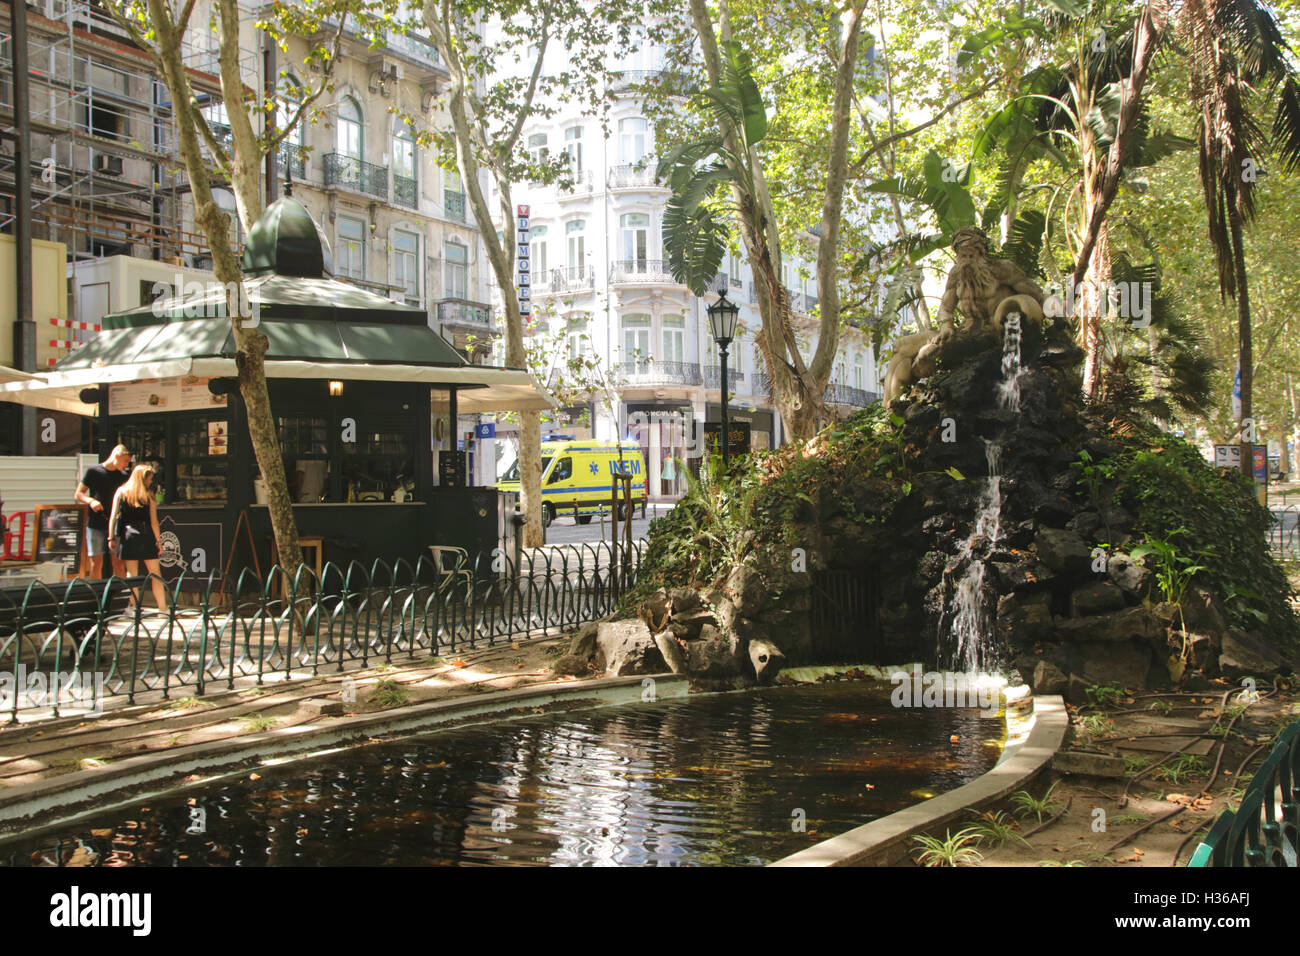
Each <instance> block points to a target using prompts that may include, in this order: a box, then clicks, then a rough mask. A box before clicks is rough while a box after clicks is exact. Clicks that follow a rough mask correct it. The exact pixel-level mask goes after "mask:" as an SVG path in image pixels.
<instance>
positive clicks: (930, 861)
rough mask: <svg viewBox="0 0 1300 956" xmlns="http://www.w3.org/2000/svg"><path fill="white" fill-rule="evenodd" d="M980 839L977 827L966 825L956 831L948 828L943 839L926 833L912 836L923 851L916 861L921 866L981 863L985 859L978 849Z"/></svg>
mask: <svg viewBox="0 0 1300 956" xmlns="http://www.w3.org/2000/svg"><path fill="white" fill-rule="evenodd" d="M980 839H981V837H980V833H979V830H978V829H977V828H976V827H966V828H965V829H962V830H958V831H957V832H956V833H953V832H952V831H951V830H948V831H946V832H945V833H944V838H943V839H942V840H941V839H939V838H938V837H932V836H926V835H925V834H921V835H920V836H914V837H912V840H913V842H914V843H916V845H917V849H919V850H920V851H921V852H919V853H918V854H917V856H916V862H917V863H919V864H920V865H921V866H962V865H963V864H965V865H972V864H975V863H979V862H980V861H981V860H983V859H984V854H983V853H981V852H980V851H979V850H978V849H976V847H977V846H978V844H979V842H980Z"/></svg>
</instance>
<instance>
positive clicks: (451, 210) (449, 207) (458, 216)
mask: <svg viewBox="0 0 1300 956" xmlns="http://www.w3.org/2000/svg"><path fill="white" fill-rule="evenodd" d="M442 208H443V209H445V210H446V211H447V218H448V219H455V220H458V221H459V222H464V221H465V194H464V193H462V192H457V191H455V190H454V189H444V190H443V191H442Z"/></svg>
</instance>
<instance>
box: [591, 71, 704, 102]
mask: <svg viewBox="0 0 1300 956" xmlns="http://www.w3.org/2000/svg"><path fill="white" fill-rule="evenodd" d="M655 89H662V90H664V91H666V92H668V93H670V94H672V95H674V96H690V95H691V93H692V92H694V89H693V84H692V83H691V79H690V77H688V76H686V75H685V74H683V73H676V72H672V71H669V70H616V71H615V72H614V77H613V79H612V80H611V81H610V84H609V91H610V92H611V93H638V92H651V91H653V90H655Z"/></svg>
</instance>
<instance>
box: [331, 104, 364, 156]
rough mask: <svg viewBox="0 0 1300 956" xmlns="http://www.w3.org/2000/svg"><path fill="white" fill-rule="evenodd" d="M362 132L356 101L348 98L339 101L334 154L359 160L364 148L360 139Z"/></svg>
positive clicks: (359, 112)
mask: <svg viewBox="0 0 1300 956" xmlns="http://www.w3.org/2000/svg"><path fill="white" fill-rule="evenodd" d="M363 130H364V126H363V124H362V122H361V107H360V105H359V104H358V103H357V101H356V100H354V99H352V97H350V96H347V97H344V98H343V99H341V100H339V122H338V128H337V130H336V131H335V140H334V149H335V152H337V153H338V154H339V155H340V156H347V157H349V158H351V159H358V160H359V159H361V157H362V155H363V153H362V149H363V148H364V146H365V143H364V142H363V139H362V133H363Z"/></svg>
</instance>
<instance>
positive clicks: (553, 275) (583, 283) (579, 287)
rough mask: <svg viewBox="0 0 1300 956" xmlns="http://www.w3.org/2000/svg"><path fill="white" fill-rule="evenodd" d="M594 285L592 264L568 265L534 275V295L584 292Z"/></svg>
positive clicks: (594, 272)
mask: <svg viewBox="0 0 1300 956" xmlns="http://www.w3.org/2000/svg"><path fill="white" fill-rule="evenodd" d="M595 287H596V269H595V267H594V266H570V267H569V268H565V269H552V270H551V271H550V272H549V273H546V274H543V273H538V274H537V275H536V276H535V277H534V282H533V294H534V295H556V294H559V293H564V292H586V291H589V290H591V289H594V288H595Z"/></svg>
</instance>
